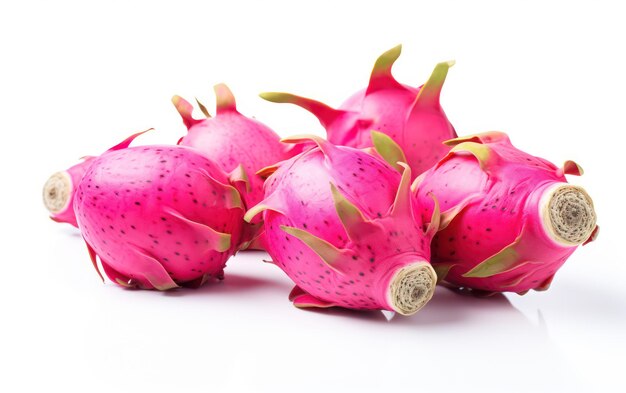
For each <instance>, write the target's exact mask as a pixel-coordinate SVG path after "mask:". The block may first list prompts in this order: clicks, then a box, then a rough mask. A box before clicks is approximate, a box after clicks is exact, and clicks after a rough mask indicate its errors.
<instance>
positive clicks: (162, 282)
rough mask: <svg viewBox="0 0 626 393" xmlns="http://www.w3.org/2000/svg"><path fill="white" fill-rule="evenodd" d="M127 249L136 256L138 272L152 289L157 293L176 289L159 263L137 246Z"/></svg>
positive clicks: (175, 285)
mask: <svg viewBox="0 0 626 393" xmlns="http://www.w3.org/2000/svg"><path fill="white" fill-rule="evenodd" d="M129 247H130V249H131V250H132V251H133V252H134V253H135V255H136V256H137V258H136V259H135V263H136V266H137V269H138V271H140V272H142V274H143V276H144V278H145V279H146V280H148V282H149V283H150V284H151V285H152V286H153V287H155V288H156V289H158V290H159V291H167V290H168V289H174V288H178V284H176V283H175V282H174V280H172V277H170V275H169V274H168V273H167V271H166V270H165V268H164V267H163V265H161V262H159V261H158V260H157V259H155V258H154V257H153V256H151V255H150V254H149V253H148V252H146V251H144V250H142V249H141V248H139V247H137V246H133V245H129Z"/></svg>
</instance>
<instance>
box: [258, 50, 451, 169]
mask: <svg viewBox="0 0 626 393" xmlns="http://www.w3.org/2000/svg"><path fill="white" fill-rule="evenodd" d="M401 49H402V47H401V46H400V45H398V46H396V47H395V48H392V49H390V50H389V51H387V52H385V53H383V54H382V55H381V56H380V57H379V58H378V60H377V61H376V64H375V65H374V69H373V71H372V74H371V77H370V81H369V86H368V87H367V89H365V90H361V91H359V92H357V93H356V94H354V95H353V96H352V97H350V98H349V99H348V100H346V101H345V102H344V103H343V104H342V105H341V106H340V107H339V109H333V108H331V107H329V106H327V105H325V104H322V103H321V102H318V101H314V100H311V99H308V98H303V97H299V96H296V95H293V94H288V93H262V94H261V97H262V98H264V99H266V100H268V101H272V102H278V103H291V104H296V105H298V106H301V107H302V108H304V109H306V110H308V111H309V112H311V113H313V114H314V115H315V116H316V117H317V118H318V119H319V121H320V123H321V124H322V126H324V128H326V132H327V135H328V140H329V141H330V142H332V143H334V144H336V145H343V146H351V147H356V148H367V147H371V146H372V140H371V139H370V131H371V130H375V131H379V132H382V133H384V134H386V135H388V136H390V137H391V138H392V139H393V140H394V141H395V142H396V143H397V144H398V145H399V146H400V147H401V148H402V150H403V151H404V153H405V154H406V158H405V162H407V163H408V164H409V166H410V167H411V171H412V173H413V174H414V176H417V175H419V174H421V173H422V172H424V171H426V170H427V169H429V168H430V167H431V166H432V165H433V164H435V163H436V162H437V161H438V160H439V159H440V158H442V157H443V156H444V155H445V154H446V153H447V152H448V150H449V148H448V147H446V146H444V145H443V144H442V142H443V141H445V140H447V139H450V138H455V137H456V136H457V135H456V133H455V131H454V127H453V126H452V124H450V122H449V121H448V118H447V117H446V115H445V113H444V111H443V109H442V108H441V105H440V103H439V97H440V94H441V88H442V87H443V83H444V81H445V79H446V76H447V74H448V69H449V68H450V67H451V66H452V65H453V64H454V62H452V61H447V62H442V63H439V64H437V65H436V66H435V69H434V71H433V72H432V75H431V76H430V78H429V79H428V81H427V82H426V83H425V84H424V85H422V86H420V87H418V88H414V87H411V86H407V85H404V84H401V83H399V82H398V81H396V80H395V78H394V77H393V75H392V74H391V68H392V66H393V64H394V62H395V61H396V60H397V59H398V57H399V56H400V52H401Z"/></svg>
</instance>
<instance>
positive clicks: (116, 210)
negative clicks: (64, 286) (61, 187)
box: [74, 146, 244, 290]
mask: <svg viewBox="0 0 626 393" xmlns="http://www.w3.org/2000/svg"><path fill="white" fill-rule="evenodd" d="M74 210H75V212H76V218H77V221H78V227H79V229H80V230H81V233H82V235H83V237H84V239H85V242H86V243H87V248H88V250H89V255H90V257H91V259H92V262H93V264H94V266H95V267H96V270H97V264H96V255H97V256H99V257H100V261H101V263H102V267H103V269H104V271H105V273H106V274H107V276H108V277H109V278H110V279H111V280H112V281H113V282H116V283H117V284H119V285H122V286H125V287H139V288H144V289H152V288H156V289H159V290H166V289H171V288H176V287H178V286H181V285H184V286H199V285H201V284H203V283H204V282H205V281H206V280H207V279H209V278H215V277H217V278H221V277H222V274H223V273H222V272H223V268H224V266H225V264H226V260H227V259H228V258H229V257H230V256H232V255H233V254H234V253H235V251H236V246H237V244H238V242H239V237H240V236H241V232H242V226H243V214H244V208H243V203H242V201H241V198H240V195H239V193H238V192H237V190H236V189H235V188H234V187H232V186H231V185H229V179H228V177H227V175H226V174H225V173H224V172H223V171H222V170H221V169H220V168H219V166H218V165H217V164H215V163H213V162H212V161H210V160H209V159H207V158H205V157H204V156H202V155H200V154H199V153H197V152H195V151H194V150H193V149H190V148H187V147H181V146H145V147H131V148H128V149H123V150H117V151H110V152H107V153H105V154H103V155H102V156H100V157H99V158H97V159H95V160H94V161H93V163H92V164H91V166H90V167H89V169H88V170H87V172H86V173H85V175H84V176H83V179H82V180H81V182H80V183H79V185H78V187H77V189H76V199H75V201H74ZM98 273H99V271H98Z"/></svg>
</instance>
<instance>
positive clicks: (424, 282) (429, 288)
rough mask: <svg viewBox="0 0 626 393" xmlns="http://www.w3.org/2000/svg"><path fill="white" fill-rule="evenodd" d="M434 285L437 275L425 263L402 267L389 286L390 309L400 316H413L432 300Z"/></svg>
mask: <svg viewBox="0 0 626 393" xmlns="http://www.w3.org/2000/svg"><path fill="white" fill-rule="evenodd" d="M436 283H437V275H436V274H435V271H434V270H433V268H432V267H431V266H430V264H429V263H428V262H426V261H420V262H416V263H413V264H410V265H407V266H405V267H403V268H402V269H400V270H398V271H397V272H396V273H395V274H394V276H393V277H392V279H391V284H390V285H389V302H390V305H391V307H392V308H393V309H394V310H395V311H396V312H398V313H400V314H402V315H411V314H415V313H416V312H417V311H419V310H420V309H421V308H422V307H424V305H425V304H426V303H428V301H429V300H430V299H431V298H432V296H433V293H434V292H435V284H436Z"/></svg>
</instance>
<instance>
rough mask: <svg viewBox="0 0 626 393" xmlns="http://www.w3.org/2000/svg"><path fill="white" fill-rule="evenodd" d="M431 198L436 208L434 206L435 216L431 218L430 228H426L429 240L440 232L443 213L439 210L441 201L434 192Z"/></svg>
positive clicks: (430, 193)
mask: <svg viewBox="0 0 626 393" xmlns="http://www.w3.org/2000/svg"><path fill="white" fill-rule="evenodd" d="M428 195H430V197H431V198H433V202H434V206H433V214H432V216H431V217H430V222H429V223H428V227H427V228H426V236H427V237H428V238H432V237H433V236H435V233H437V231H439V230H440V229H442V228H441V211H440V210H439V201H438V200H437V197H436V196H435V194H433V193H432V192H429V193H428Z"/></svg>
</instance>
